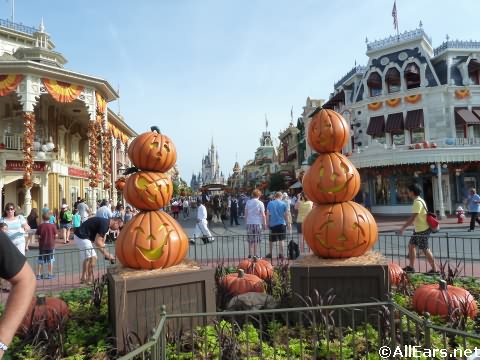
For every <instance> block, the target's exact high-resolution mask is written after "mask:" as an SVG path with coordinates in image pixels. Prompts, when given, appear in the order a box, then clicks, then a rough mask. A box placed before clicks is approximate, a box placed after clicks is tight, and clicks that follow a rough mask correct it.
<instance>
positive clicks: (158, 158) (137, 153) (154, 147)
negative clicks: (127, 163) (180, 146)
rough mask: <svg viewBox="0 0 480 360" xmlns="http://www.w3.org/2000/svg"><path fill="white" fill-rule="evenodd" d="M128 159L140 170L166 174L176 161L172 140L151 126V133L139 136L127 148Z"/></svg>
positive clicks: (175, 151)
mask: <svg viewBox="0 0 480 360" xmlns="http://www.w3.org/2000/svg"><path fill="white" fill-rule="evenodd" d="M128 157H129V159H130V160H131V162H132V164H133V165H134V166H135V167H137V168H139V169H141V170H150V171H158V172H166V171H168V170H170V169H171V168H172V166H173V165H175V162H176V161H177V150H176V148H175V145H174V144H173V142H172V140H170V138H169V137H168V136H166V135H163V134H161V133H160V131H159V130H158V128H157V127H155V126H153V127H152V131H149V132H146V133H143V134H140V135H139V136H137V137H136V138H135V139H134V140H133V141H132V143H131V144H130V145H129V146H128Z"/></svg>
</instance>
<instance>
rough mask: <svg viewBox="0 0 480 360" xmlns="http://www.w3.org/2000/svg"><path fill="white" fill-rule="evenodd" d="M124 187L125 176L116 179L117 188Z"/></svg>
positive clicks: (119, 189)
mask: <svg viewBox="0 0 480 360" xmlns="http://www.w3.org/2000/svg"><path fill="white" fill-rule="evenodd" d="M124 187H125V178H124V177H121V178H118V179H117V180H115V189H117V191H122V190H123V188H124Z"/></svg>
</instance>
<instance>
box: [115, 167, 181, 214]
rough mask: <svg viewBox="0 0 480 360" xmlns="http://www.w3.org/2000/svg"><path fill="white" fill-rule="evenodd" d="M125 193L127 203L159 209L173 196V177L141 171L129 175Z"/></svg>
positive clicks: (144, 207)
mask: <svg viewBox="0 0 480 360" xmlns="http://www.w3.org/2000/svg"><path fill="white" fill-rule="evenodd" d="M123 195H124V196H125V200H126V201H127V203H129V204H130V205H133V206H134V207H136V208H137V209H141V210H158V209H160V208H163V207H165V206H166V205H167V204H168V203H169V202H170V200H171V198H172V195H173V183H172V179H171V178H170V176H168V175H166V174H162V173H158V172H152V171H139V172H137V173H134V174H133V175H130V176H129V177H128V179H127V183H126V186H125V188H124V189H123Z"/></svg>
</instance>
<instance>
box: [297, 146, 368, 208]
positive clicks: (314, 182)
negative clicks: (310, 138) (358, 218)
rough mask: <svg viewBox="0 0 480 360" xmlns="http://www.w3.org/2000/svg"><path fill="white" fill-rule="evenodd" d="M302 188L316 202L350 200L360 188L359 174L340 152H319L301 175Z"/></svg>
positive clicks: (325, 202) (327, 202)
mask: <svg viewBox="0 0 480 360" xmlns="http://www.w3.org/2000/svg"><path fill="white" fill-rule="evenodd" d="M303 190H304V191H305V194H307V197H308V198H309V199H310V200H312V201H313V202H315V203H317V204H330V203H337V202H342V201H350V200H352V199H353V198H354V197H355V195H357V193H358V190H360V175H359V174H358V171H357V169H356V168H355V166H353V164H352V163H351V161H350V160H348V159H347V158H346V157H345V156H343V155H342V154H340V153H326V154H320V155H319V156H318V158H317V159H316V160H315V162H314V163H313V164H312V166H310V168H308V170H307V171H306V172H305V175H304V176H303Z"/></svg>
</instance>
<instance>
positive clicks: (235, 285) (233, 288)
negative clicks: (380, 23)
mask: <svg viewBox="0 0 480 360" xmlns="http://www.w3.org/2000/svg"><path fill="white" fill-rule="evenodd" d="M222 285H223V287H224V288H225V289H226V290H227V292H228V293H229V294H230V295H232V296H236V295H240V294H245V293H247V292H258V293H263V292H265V284H264V282H263V280H262V279H260V278H259V277H258V276H256V275H252V274H245V272H244V271H243V270H242V269H239V270H238V272H237V273H236V274H229V275H225V276H224V277H223V279H222Z"/></svg>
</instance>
